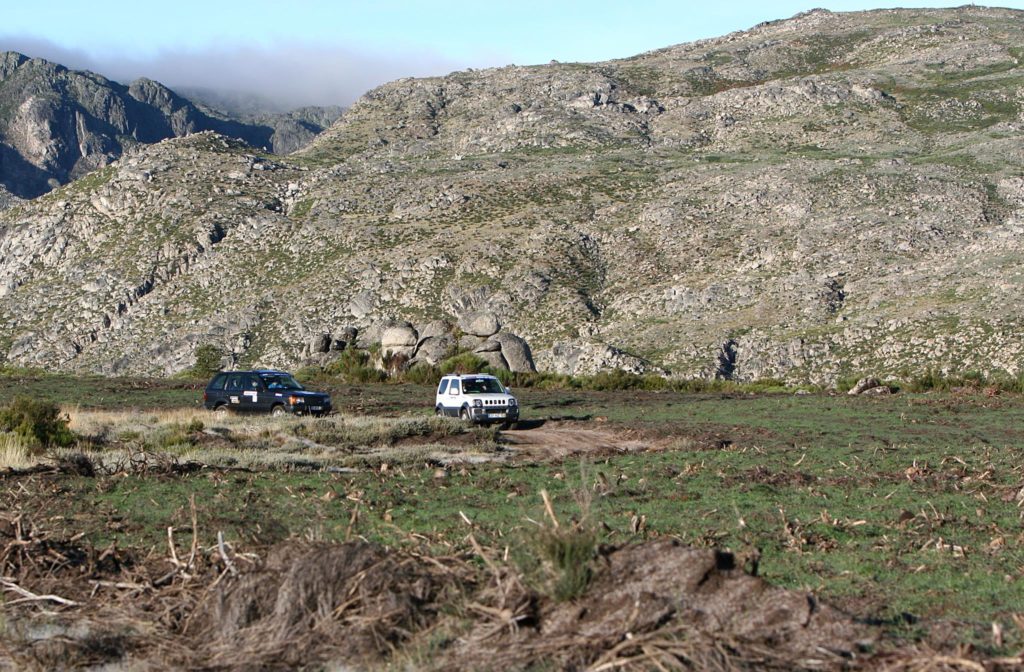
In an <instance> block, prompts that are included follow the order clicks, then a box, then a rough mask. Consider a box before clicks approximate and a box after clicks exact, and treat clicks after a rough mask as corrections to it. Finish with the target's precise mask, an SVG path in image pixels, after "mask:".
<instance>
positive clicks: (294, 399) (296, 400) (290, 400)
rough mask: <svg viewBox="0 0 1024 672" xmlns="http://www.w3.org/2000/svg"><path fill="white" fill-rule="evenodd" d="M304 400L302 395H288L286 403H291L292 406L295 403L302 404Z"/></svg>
mask: <svg viewBox="0 0 1024 672" xmlns="http://www.w3.org/2000/svg"><path fill="white" fill-rule="evenodd" d="M305 401H306V400H305V399H303V398H302V397H295V396H292V397H288V403H289V404H291V405H292V406H294V405H295V404H303V403H305Z"/></svg>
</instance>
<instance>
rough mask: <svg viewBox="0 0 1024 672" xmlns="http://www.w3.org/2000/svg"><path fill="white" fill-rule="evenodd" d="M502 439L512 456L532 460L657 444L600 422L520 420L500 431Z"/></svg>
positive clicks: (641, 448)
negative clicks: (515, 424) (507, 428)
mask: <svg viewBox="0 0 1024 672" xmlns="http://www.w3.org/2000/svg"><path fill="white" fill-rule="evenodd" d="M501 442H502V444H503V445H505V446H506V447H507V448H508V449H509V451H511V453H512V455H513V456H514V457H522V458H527V459H535V460H563V459H566V458H570V457H575V456H578V455H588V456H601V455H614V454H620V453H634V452H642V451H646V450H651V449H652V448H656V447H658V446H657V445H656V444H655V442H653V441H647V440H644V439H642V438H637V437H636V435H632V436H631V435H627V434H626V433H624V432H621V431H616V430H615V429H612V428H610V427H607V426H601V425H600V424H599V423H595V422H586V423H583V422H570V421H547V422H533V423H526V422H523V423H520V424H519V425H518V426H517V427H516V428H515V429H510V430H506V431H502V433H501Z"/></svg>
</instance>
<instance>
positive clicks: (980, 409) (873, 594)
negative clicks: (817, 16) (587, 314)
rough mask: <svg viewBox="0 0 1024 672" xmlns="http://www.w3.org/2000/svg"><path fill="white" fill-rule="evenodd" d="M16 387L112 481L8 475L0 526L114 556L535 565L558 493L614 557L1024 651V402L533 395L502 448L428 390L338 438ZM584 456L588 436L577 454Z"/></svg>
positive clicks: (938, 636) (371, 396)
mask: <svg viewBox="0 0 1024 672" xmlns="http://www.w3.org/2000/svg"><path fill="white" fill-rule="evenodd" d="M3 388H5V389H6V390H7V391H10V390H11V389H14V388H18V389H19V391H21V392H28V393H31V394H36V395H39V396H44V397H46V398H49V399H53V400H56V401H58V402H60V403H62V404H64V405H65V408H67V409H68V411H69V413H70V414H71V417H72V428H73V429H75V431H76V433H78V434H79V435H80V436H82V437H85V438H84V440H83V443H82V444H81V445H79V446H78V447H76V448H75V449H74V450H75V451H84V452H85V453H86V454H87V455H88V456H89V458H90V461H91V463H92V464H94V465H96V467H97V473H96V474H95V475H76V474H74V473H68V471H67V470H65V471H63V472H53V471H49V472H37V473H18V472H9V473H7V474H6V475H4V476H3V477H2V479H0V509H4V510H7V511H11V512H18V513H20V514H23V515H25V516H27V517H30V518H31V519H32V521H33V523H34V524H35V525H36V526H38V527H40V528H42V529H46V530H48V531H49V532H50V534H52V535H54V536H55V537H57V538H71V537H74V536H75V535H80V536H79V537H78V538H80V539H83V540H84V541H87V542H89V543H90V544H92V545H93V546H95V547H96V548H107V547H111V546H116V547H118V548H133V549H139V551H140V552H143V553H146V552H148V553H150V554H153V553H163V552H166V548H167V544H168V532H167V529H168V527H171V528H173V529H174V530H176V531H177V532H176V533H177V534H178V535H179V538H182V539H185V538H190V537H191V535H192V532H193V531H192V522H191V521H192V516H193V510H192V506H193V503H194V507H195V513H194V515H195V519H196V521H197V527H196V530H195V534H196V536H197V538H198V543H199V544H201V545H204V546H210V545H215V544H216V541H217V535H218V533H223V535H224V536H225V538H227V539H228V540H230V541H231V542H232V543H233V544H235V545H236V546H237V547H242V548H249V547H252V548H257V547H261V546H265V545H268V544H272V543H275V542H278V541H281V540H285V539H289V538H305V539H315V540H347V539H355V538H364V539H368V540H371V541H379V542H383V543H385V544H388V545H390V546H393V547H399V548H418V549H423V550H430V551H431V552H459V551H464V550H466V549H467V548H468V546H469V544H470V541H469V540H468V539H469V535H470V533H472V538H473V540H474V541H475V542H479V543H481V544H484V545H486V546H488V547H492V548H497V549H506V555H508V556H510V557H512V559H513V560H515V556H516V554H517V553H519V552H522V551H521V549H523V548H525V547H527V546H528V544H526V542H525V541H524V540H527V539H529V537H530V535H531V534H533V533H534V532H535V530H536V529H537V527H538V525H539V521H543V520H544V518H545V507H544V503H543V501H542V498H541V492H542V491H543V492H546V493H548V494H549V496H550V500H551V505H552V509H553V512H554V514H555V515H556V516H557V517H558V518H559V519H561V520H564V521H569V520H582V521H584V522H585V523H586V524H587V525H588V526H590V527H591V528H592V529H594V530H595V531H596V533H597V534H598V537H599V541H600V542H602V543H624V542H627V541H631V540H641V539H652V538H664V537H672V538H677V539H679V540H681V541H682V542H684V543H685V544H688V545H693V546H698V547H722V548H728V549H731V550H732V551H734V552H736V553H737V554H738V557H740V558H743V559H745V561H747V562H748V566H753V564H754V563H755V562H756V564H757V567H758V570H759V573H760V576H762V577H764V578H765V579H766V580H767V581H769V582H770V583H772V584H775V585H778V586H782V587H787V588H793V589H799V590H805V591H811V592H813V593H814V594H815V595H817V597H818V598H819V599H820V600H822V601H823V602H826V603H829V604H831V605H832V606H835V607H838V608H840V609H841V610H843V611H845V612H847V613H849V614H850V615H852V616H854V617H855V618H857V619H858V620H862V621H867V622H870V623H877V624H880V625H881V627H882V629H883V631H884V632H885V634H886V636H887V637H891V638H894V639H897V640H900V641H914V640H924V641H931V642H933V643H934V642H947V643H949V644H950V645H951V644H952V643H955V642H961V643H965V644H970V645H971V646H973V647H975V650H977V651H981V652H983V653H984V654H985V655H993V656H994V655H1011V654H1014V653H1016V652H1018V651H1019V650H1020V649H1021V647H1024V632H1021V630H1020V629H1019V627H1020V624H1021V623H1024V618H1022V614H1024V526H1022V519H1024V457H1022V452H1021V448H1022V444H1024V440H1022V435H1024V422H1022V421H1024V398H1021V397H1019V396H1015V395H996V396H989V395H986V394H984V393H982V392H980V391H977V390H965V391H962V392H954V393H935V394H922V395H909V394H906V395H905V394H899V395H892V396H881V397H870V398H869V397H849V396H847V395H825V394H813V395H790V394H776V395H744V394H738V393H737V394H730V395H721V394H718V395H708V394H701V395H697V394H679V393H670V392H633V391H631V392H588V391H577V390H574V391H541V390H532V389H522V390H517V393H518V394H519V396H520V398H521V402H522V403H523V406H524V413H523V415H524V418H525V419H526V422H524V423H523V427H521V428H519V429H516V430H513V431H509V432H496V431H492V430H490V429H471V428H465V427H463V426H461V425H459V424H458V423H457V422H454V421H449V420H447V419H435V418H432V417H430V408H429V399H430V395H431V390H429V389H427V388H423V387H417V386H411V385H366V386H354V387H342V386H338V387H332V388H331V389H330V391H331V392H332V394H333V396H334V399H335V404H336V407H337V408H338V409H339V410H340V415H339V416H335V417H331V418H327V419H321V420H313V419H296V418H285V419H280V420H278V419H274V420H271V419H269V418H228V419H226V420H224V419H215V418H214V417H213V416H212V414H209V413H206V412H204V411H202V409H201V408H198V399H199V395H201V390H200V389H198V386H197V385H196V384H194V383H190V382H188V381H111V380H104V379H86V380H68V379H54V378H48V377H45V378H22V379H20V381H19V385H10V384H5V385H4V386H3ZM2 401H3V400H2V399H0V403H2ZM125 407H131V408H130V410H128V411H127V412H126V411H125V410H124V409H125ZM536 437H540V438H536ZM566 437H582V438H581V439H580V440H579V441H575V442H573V443H572V445H570V446H569V447H568V449H565V450H559V448H560V447H561V448H565V446H559V445H557V444H559V442H564V441H565V440H566ZM527 440H533V441H534V442H533V443H532V444H531V449H530V450H523V449H522V445H523V444H522V442H524V441H527ZM51 457H52V458H54V459H57V458H59V456H56V455H53V456H51ZM0 473H3V472H0ZM993 624H996V628H997V629H998V632H999V633H1000V634H999V637H997V638H993V635H992V633H993ZM1015 624H1016V625H1015ZM951 638H952V639H951Z"/></svg>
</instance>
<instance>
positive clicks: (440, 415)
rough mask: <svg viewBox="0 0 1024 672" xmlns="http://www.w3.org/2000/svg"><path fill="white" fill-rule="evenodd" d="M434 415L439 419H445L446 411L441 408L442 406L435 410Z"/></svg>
mask: <svg viewBox="0 0 1024 672" xmlns="http://www.w3.org/2000/svg"><path fill="white" fill-rule="evenodd" d="M434 415H436V416H437V417H439V418H443V417H444V409H443V408H441V407H440V406H438V407H437V408H435V409H434Z"/></svg>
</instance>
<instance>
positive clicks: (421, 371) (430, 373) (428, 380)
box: [402, 362, 442, 387]
mask: <svg viewBox="0 0 1024 672" xmlns="http://www.w3.org/2000/svg"><path fill="white" fill-rule="evenodd" d="M441 375H442V374H441V369H439V368H437V367H436V366H431V365H430V364H426V363H424V362H419V363H417V364H415V365H414V366H412V367H411V368H409V369H408V370H406V371H405V372H404V373H403V374H402V381H403V382H406V383H413V384H414V385H429V386H431V387H437V384H438V383H439V382H441Z"/></svg>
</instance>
